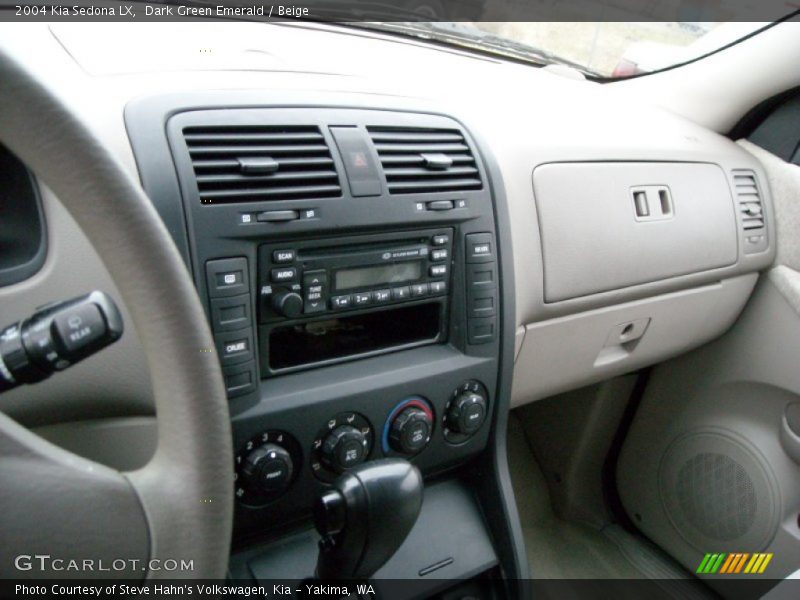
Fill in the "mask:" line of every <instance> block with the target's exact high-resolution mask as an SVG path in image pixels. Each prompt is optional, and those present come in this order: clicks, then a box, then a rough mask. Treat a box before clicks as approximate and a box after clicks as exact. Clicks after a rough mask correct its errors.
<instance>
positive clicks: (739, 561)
mask: <svg viewBox="0 0 800 600" xmlns="http://www.w3.org/2000/svg"><path fill="white" fill-rule="evenodd" d="M772 556H773V555H772V553H755V554H750V553H749V552H732V553H730V554H726V553H724V552H722V553H709V554H706V555H705V556H704V557H703V560H702V561H701V562H700V566H698V567H697V571H695V572H696V573H698V574H702V575H713V574H715V573H719V574H720V575H722V574H726V575H735V574H737V573H749V574H761V573H763V572H764V571H765V570H766V568H767V565H768V564H769V562H770V561H771V560H772Z"/></svg>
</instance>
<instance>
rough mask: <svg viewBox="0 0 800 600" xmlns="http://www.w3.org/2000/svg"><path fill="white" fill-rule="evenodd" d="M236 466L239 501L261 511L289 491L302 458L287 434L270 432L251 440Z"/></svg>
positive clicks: (295, 444) (243, 449)
mask: <svg viewBox="0 0 800 600" xmlns="http://www.w3.org/2000/svg"><path fill="white" fill-rule="evenodd" d="M235 462H236V472H235V474H234V486H235V494H236V498H237V499H238V500H239V502H241V503H242V504H243V505H245V506H251V507H259V506H264V505H265V504H267V503H269V502H271V501H272V500H275V499H276V498H278V497H280V496H281V495H282V494H283V493H284V492H286V491H287V490H288V489H289V486H290V485H291V484H292V481H293V480H294V479H295V477H296V475H297V471H298V469H299V468H300V467H301V465H302V464H303V457H302V452H301V449H300V444H299V443H298V442H297V440H295V439H294V437H292V436H291V435H289V434H288V433H286V432H285V431H279V430H269V431H265V432H263V433H260V434H258V435H256V436H254V437H252V438H251V439H249V440H248V441H247V443H245V445H244V446H243V447H242V449H241V451H240V452H239V453H238V454H237V455H236V458H235Z"/></svg>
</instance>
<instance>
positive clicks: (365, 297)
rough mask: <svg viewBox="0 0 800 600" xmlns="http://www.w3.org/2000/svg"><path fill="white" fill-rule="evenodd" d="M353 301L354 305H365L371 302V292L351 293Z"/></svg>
mask: <svg viewBox="0 0 800 600" xmlns="http://www.w3.org/2000/svg"><path fill="white" fill-rule="evenodd" d="M353 302H354V303H355V305H356V306H365V305H367V304H369V303H370V302H372V293H371V292H360V293H357V294H353Z"/></svg>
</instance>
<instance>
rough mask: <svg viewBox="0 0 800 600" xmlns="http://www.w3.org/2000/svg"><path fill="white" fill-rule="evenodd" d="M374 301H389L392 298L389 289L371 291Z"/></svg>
mask: <svg viewBox="0 0 800 600" xmlns="http://www.w3.org/2000/svg"><path fill="white" fill-rule="evenodd" d="M372 299H373V301H374V302H389V300H391V299H392V292H391V290H375V291H374V292H372Z"/></svg>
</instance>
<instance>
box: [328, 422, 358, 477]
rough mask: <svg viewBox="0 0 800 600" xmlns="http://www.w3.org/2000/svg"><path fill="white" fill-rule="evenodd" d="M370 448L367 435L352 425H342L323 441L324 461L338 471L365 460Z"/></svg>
mask: <svg viewBox="0 0 800 600" xmlns="http://www.w3.org/2000/svg"><path fill="white" fill-rule="evenodd" d="M368 449H369V441H368V440H367V437H366V436H365V435H364V434H363V433H362V432H361V431H360V430H359V429H357V428H356V427H353V426H352V425H340V426H339V427H337V428H336V429H334V430H333V431H331V432H330V433H329V434H328V436H327V437H326V438H325V440H324V441H323V442H322V448H321V451H322V461H323V462H324V463H325V465H326V466H327V467H328V468H330V469H332V470H334V471H337V472H340V473H341V472H342V471H344V470H346V469H350V468H352V467H355V466H356V465H357V464H360V463H362V462H364V459H365V458H366V457H367V453H368Z"/></svg>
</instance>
